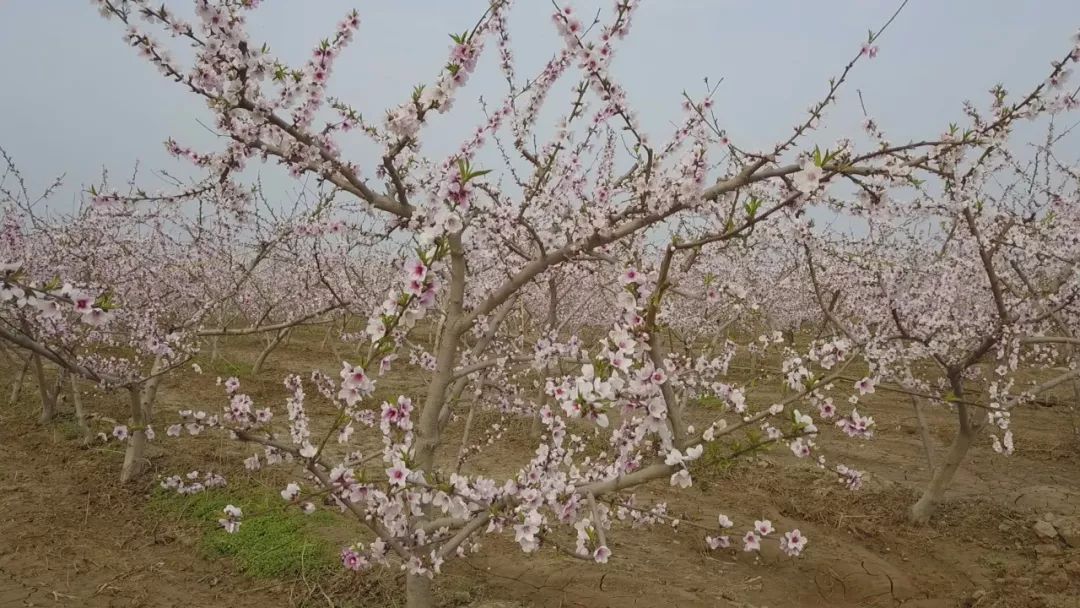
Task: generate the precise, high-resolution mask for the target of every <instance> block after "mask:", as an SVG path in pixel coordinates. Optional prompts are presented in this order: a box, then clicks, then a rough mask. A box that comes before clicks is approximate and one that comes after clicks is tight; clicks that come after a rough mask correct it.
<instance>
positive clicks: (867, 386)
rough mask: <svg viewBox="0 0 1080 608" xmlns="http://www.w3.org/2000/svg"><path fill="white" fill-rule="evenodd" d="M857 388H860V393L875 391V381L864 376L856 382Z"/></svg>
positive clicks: (865, 393)
mask: <svg viewBox="0 0 1080 608" xmlns="http://www.w3.org/2000/svg"><path fill="white" fill-rule="evenodd" d="M855 388H856V389H858V391H859V394H860V395H867V394H870V393H873V392H874V381H873V380H872V379H870V378H863V379H862V380H859V381H858V382H856V383H855Z"/></svg>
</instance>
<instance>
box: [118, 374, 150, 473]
mask: <svg viewBox="0 0 1080 608" xmlns="http://www.w3.org/2000/svg"><path fill="white" fill-rule="evenodd" d="M128 396H129V398H130V400H131V404H130V407H131V432H130V434H129V436H128V444H127V450H126V451H125V452H124V465H123V467H121V469H120V483H127V482H129V481H131V480H132V479H135V478H136V477H138V476H139V475H141V474H142V472H143V471H144V470H146V415H145V409H144V407H143V390H142V387H141V386H133V387H131V388H129V389H128Z"/></svg>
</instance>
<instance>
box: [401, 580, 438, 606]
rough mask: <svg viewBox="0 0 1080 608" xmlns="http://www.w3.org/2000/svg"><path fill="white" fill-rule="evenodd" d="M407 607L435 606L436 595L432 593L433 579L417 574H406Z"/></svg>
mask: <svg viewBox="0 0 1080 608" xmlns="http://www.w3.org/2000/svg"><path fill="white" fill-rule="evenodd" d="M405 606H406V608H435V596H434V595H432V593H431V579H430V578H428V577H426V576H423V575H416V574H407V575H405Z"/></svg>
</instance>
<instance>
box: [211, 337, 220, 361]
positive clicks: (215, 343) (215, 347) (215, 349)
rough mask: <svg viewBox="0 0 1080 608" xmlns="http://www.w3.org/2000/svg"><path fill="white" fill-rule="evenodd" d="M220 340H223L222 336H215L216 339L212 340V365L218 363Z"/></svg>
mask: <svg viewBox="0 0 1080 608" xmlns="http://www.w3.org/2000/svg"><path fill="white" fill-rule="evenodd" d="M220 339H221V337H220V336H214V338H213V339H212V340H210V362H211V363H213V362H214V361H217V357H218V340H220Z"/></svg>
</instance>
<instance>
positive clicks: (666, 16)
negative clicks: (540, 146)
mask: <svg viewBox="0 0 1080 608" xmlns="http://www.w3.org/2000/svg"><path fill="white" fill-rule="evenodd" d="M170 4H171V5H173V6H176V7H178V8H181V9H182V10H184V11H190V4H191V3H190V2H187V1H182V2H171V3H170ZM485 4H486V2H485V0H467V1H466V0H438V1H436V0H423V1H421V0H398V1H393V2H391V1H386V0H384V1H376V0H319V1H318V2H315V1H309V2H300V1H298V0H293V1H285V0H277V1H267V2H265V6H264V7H263V8H261V9H260V10H258V11H256V12H255V17H254V18H253V20H252V23H251V28H250V31H251V32H252V34H253V38H255V39H256V40H262V41H266V42H268V43H269V44H270V46H271V50H272V52H274V53H275V54H277V55H278V56H280V57H282V58H284V59H285V60H286V61H288V62H290V63H292V64H293V65H299V64H300V63H301V62H302V61H303V60H304V59H306V57H307V56H308V53H309V52H310V49H311V48H312V47H313V46H314V45H315V44H316V43H317V42H318V41H319V40H320V39H321V38H323V37H325V36H327V35H328V34H329V33H330V32H332V31H333V28H334V24H335V23H336V22H337V21H338V19H339V18H340V17H341V16H342V15H344V14H345V13H346V12H347V11H348V10H349V9H351V8H353V7H355V8H357V9H358V10H359V12H360V15H361V19H362V24H361V27H360V31H359V33H358V36H357V37H356V39H355V41H354V42H353V44H352V46H351V47H350V48H349V49H348V51H347V52H346V53H345V55H344V56H343V57H342V59H341V60H340V61H339V63H338V64H337V66H336V68H335V73H334V75H333V79H332V83H331V87H330V89H331V92H332V93H333V94H335V95H337V96H340V97H342V98H344V99H345V100H347V101H349V102H351V103H352V104H353V105H354V107H356V108H358V109H359V110H361V111H362V112H364V113H365V115H366V116H369V117H377V116H380V115H381V114H382V112H383V110H384V109H385V108H387V107H390V106H393V105H396V104H397V103H399V102H400V101H402V100H403V99H405V98H406V97H407V96H408V94H409V92H410V90H411V88H412V87H413V85H415V84H417V83H420V82H425V81H431V80H432V79H433V78H434V76H435V75H436V74H437V73H438V71H439V69H440V67H441V66H442V65H443V64H444V63H445V61H446V53H447V50H448V48H449V44H450V40H449V38H448V36H447V34H448V33H450V32H455V31H457V32H460V31H462V30H465V29H467V28H468V27H469V26H470V25H472V24H473V23H474V22H475V20H476V18H477V17H478V16H479V15H480V14H481V12H482V10H483V7H484V6H485ZM611 4H612V2H611V1H610V0H605V1H603V2H599V1H595V0H590V1H588V2H577V3H574V4H573V6H574V7H575V8H577V9H578V10H579V11H580V12H582V13H586V14H591V13H593V12H595V11H596V10H597V8H601V7H602V8H603V9H604V10H605V11H608V10H609V9H610V5H611ZM898 4H899V2H898V1H896V0H817V1H807V0H644V2H643V6H642V8H641V10H640V11H639V12H638V13H637V15H636V21H635V24H634V28H633V31H632V33H631V37H630V38H629V39H628V40H626V41H624V42H623V43H622V46H621V47H620V48H619V50H618V55H617V57H616V61H615V65H614V67H613V71H614V73H615V74H616V75H617V76H618V77H619V78H621V81H622V82H623V84H624V86H625V88H626V89H627V90H628V92H629V96H630V99H631V102H632V104H633V105H634V107H635V108H637V109H638V110H639V112H640V113H641V115H642V118H643V121H644V124H645V126H646V130H647V132H649V133H650V135H651V136H652V137H653V138H654V139H661V138H663V137H665V136H666V134H667V133H668V132H669V131H670V129H669V125H670V123H671V122H672V121H674V120H676V119H678V118H679V116H680V108H679V105H680V101H681V92H682V91H683V90H689V91H691V92H693V93H700V92H701V91H702V90H703V84H702V78H703V77H706V76H707V77H709V78H710V80H712V81H715V80H716V79H718V78H721V77H722V78H723V79H724V82H723V84H722V85H721V88H720V91H719V94H718V96H717V100H718V102H717V114H718V115H719V117H720V118H721V121H722V122H723V124H724V126H726V127H727V128H728V130H729V133H730V134H731V136H732V139H733V141H734V142H735V143H736V144H741V145H743V146H744V147H754V146H764V145H767V144H769V143H771V142H773V141H774V140H775V139H777V138H779V137H782V136H784V135H786V134H788V133H789V132H790V129H791V126H792V125H793V124H794V123H795V122H796V121H798V120H801V119H802V118H803V116H804V112H805V109H806V108H807V107H809V105H810V104H811V103H812V102H813V101H815V100H817V99H818V98H820V97H821V95H822V94H823V92H824V90H825V87H826V82H827V79H828V77H829V76H831V75H833V74H836V73H838V72H839V70H840V68H841V67H842V66H843V65H844V64H845V63H846V62H847V60H849V59H850V58H851V57H852V56H853V54H854V53H856V52H857V51H858V49H859V47H860V45H861V44H862V42H863V41H864V39H865V37H866V35H867V30H868V29H870V28H875V29H876V28H877V27H878V26H880V25H881V24H882V23H883V22H884V21H885V20H886V19H887V18H888V17H889V15H891V14H892V12H893V11H894V10H895V9H896V7H897V6H898ZM551 10H552V5H551V3H550V2H548V1H547V0H517V2H516V6H515V8H514V12H513V14H512V17H511V31H512V36H513V40H512V43H513V47H514V51H515V53H516V55H517V59H518V67H519V74H521V75H531V74H535V73H536V71H537V70H538V69H539V67H540V66H541V65H542V64H543V63H544V62H545V61H546V60H547V59H548V58H549V57H550V56H551V54H552V53H553V52H554V50H556V49H557V48H558V45H559V44H560V41H559V39H558V37H557V36H556V34H555V32H554V29H553V27H552V25H551V23H550V21H549V19H548V15H549V13H550V12H551ZM1077 26H1080V4H1078V3H1077V0H911V2H910V4H909V5H908V6H907V8H906V9H905V10H904V12H903V13H902V14H901V15H900V17H899V18H898V19H897V21H896V22H895V23H894V24H893V25H892V27H891V28H890V29H889V30H888V31H887V32H886V34H885V36H884V37H883V39H882V40H881V41H880V42H879V46H880V48H881V51H880V54H879V56H878V57H877V58H876V59H874V60H873V61H870V62H867V63H865V64H863V65H861V66H859V67H858V68H856V72H855V74H854V76H853V77H852V79H851V83H850V85H849V86H848V87H847V88H846V89H845V90H844V92H843V93H842V102H843V104H842V105H841V106H839V107H837V108H836V109H835V110H833V111H832V112H831V113H830V114H829V115H828V117H827V120H828V124H829V125H830V126H829V130H828V131H826V132H824V133H822V134H821V135H819V136H818V137H819V141H821V142H822V143H826V144H827V143H829V141H831V140H832V139H835V137H836V136H837V135H840V134H843V133H850V132H852V131H853V130H854V129H856V128H857V125H858V123H859V122H860V121H861V116H860V114H859V110H858V102H857V96H856V89H859V90H862V92H863V95H864V97H865V100H866V103H867V105H868V107H869V109H870V111H871V113H872V114H873V115H874V116H875V118H876V119H877V120H878V122H879V123H880V124H881V125H882V126H883V127H884V128H885V129H886V131H887V132H888V133H889V134H890V136H891V137H892V139H893V140H894V141H898V140H905V139H908V138H911V137H923V136H934V135H936V134H938V133H940V132H941V130H942V129H943V127H944V126H945V125H946V124H947V123H948V122H949V121H950V120H957V121H962V120H963V117H962V115H961V113H960V107H961V102H962V101H963V100H964V99H974V100H975V101H977V102H979V103H980V104H982V105H985V103H986V100H987V95H986V93H985V92H986V91H987V90H988V89H989V88H990V87H991V86H992V85H993V84H994V83H996V82H1002V83H1004V84H1005V86H1006V88H1008V89H1009V90H1010V91H1011V92H1014V93H1020V92H1021V91H1026V90H1028V89H1030V88H1031V87H1032V86H1033V85H1035V84H1037V83H1038V82H1040V81H1041V80H1042V79H1043V78H1044V77H1045V75H1046V74H1047V73H1048V70H1049V62H1050V61H1051V60H1052V59H1056V58H1059V57H1061V56H1062V55H1063V54H1064V52H1065V51H1066V49H1067V45H1068V43H1069V36H1070V35H1071V34H1072V33H1073V32H1075V31H1076V28H1077ZM122 33H123V28H122V26H121V24H119V23H118V22H116V21H106V20H104V19H102V18H101V17H100V16H99V15H98V14H97V12H96V9H95V8H94V7H93V6H92V5H91V3H90V2H88V1H86V0H0V74H2V77H3V80H2V81H0V146H3V147H5V148H6V149H7V150H8V151H9V152H10V153H11V154H13V155H14V157H15V158H16V160H17V162H18V163H19V165H20V166H21V167H22V169H23V170H24V173H25V174H26V176H27V177H28V178H29V181H30V182H31V184H33V185H37V186H43V185H44V184H45V182H46V181H48V180H49V179H50V178H51V177H52V176H55V175H57V174H60V173H66V175H67V184H68V187H67V188H66V189H65V191H64V192H63V193H62V198H63V199H64V200H65V201H70V200H72V199H73V197H74V195H75V193H76V192H77V190H78V186H79V185H80V184H87V183H90V182H92V181H94V180H95V179H96V177H97V176H98V175H99V174H100V171H101V168H102V167H103V166H104V167H106V168H108V169H109V170H110V171H112V172H113V173H114V174H115V175H126V174H128V173H130V171H131V169H132V167H133V166H134V163H135V162H136V160H138V161H140V163H141V164H142V166H143V167H144V169H146V170H156V169H165V170H169V171H171V172H174V173H177V174H185V169H186V167H185V166H184V164H183V163H181V162H180V161H177V160H174V159H172V158H171V157H169V156H168V155H167V154H165V152H164V149H163V147H162V145H161V142H162V141H164V140H165V139H166V138H167V137H169V136H174V137H176V138H177V139H178V140H179V141H180V142H181V143H182V144H195V145H198V146H203V147H204V148H205V149H214V147H215V146H214V144H213V143H212V142H213V136H212V135H210V134H209V133H208V132H207V131H206V130H205V129H204V128H203V127H201V126H200V125H199V123H198V120H199V119H203V120H204V121H205V119H206V116H207V113H206V111H205V106H204V104H203V102H202V101H201V100H200V99H199V98H196V97H195V96H194V95H192V94H190V93H188V92H186V91H184V90H183V89H182V88H181V87H180V86H178V85H176V84H175V83H173V82H170V81H167V80H165V79H164V78H162V77H161V76H160V75H159V74H158V73H157V72H156V70H155V69H154V68H153V67H152V66H150V65H149V64H148V63H147V62H145V61H144V60H142V59H140V58H138V57H137V56H136V55H135V53H134V52H133V50H132V49H130V48H127V47H126V45H125V43H124V42H123V40H122V39H121V38H122ZM164 38H165V36H159V39H164ZM488 50H489V51H493V50H494V48H493V46H492V47H489V49H488ZM494 56H495V54H494V53H493V52H491V53H488V60H487V61H485V62H484V63H483V64H482V65H481V66H480V68H479V69H478V74H477V75H476V76H475V77H474V79H473V80H472V81H471V82H470V84H469V86H468V87H467V88H466V89H465V91H464V92H463V94H462V97H461V98H460V100H461V103H459V104H458V106H457V109H456V110H455V112H454V113H452V114H453V116H454V117H455V118H453V119H447V118H446V117H443V118H442V119H441V121H440V123H439V124H437V125H435V129H434V131H433V132H432V133H431V134H429V135H427V136H426V140H425V141H426V144H427V145H428V146H429V148H428V149H429V150H431V151H433V152H435V153H436V154H439V153H445V152H446V151H449V150H450V149H451V146H453V145H454V142H455V141H456V140H457V139H459V135H460V134H461V133H464V132H466V131H467V130H469V129H471V128H473V127H474V126H475V124H476V123H477V119H476V116H477V115H476V113H475V112H469V108H474V107H475V99H476V98H477V97H479V96H480V95H486V96H487V97H488V99H497V97H498V94H499V93H500V92H501V91H502V90H503V85H502V81H501V77H500V75H499V73H498V70H497V69H495V66H494V63H493V61H492V58H493V57H494ZM568 80H569V79H568ZM565 99H567V95H565V94H562V95H555V96H554V98H553V100H554V101H557V102H559V103H558V104H557V106H556V108H557V109H558V111H559V112H561V111H563V109H564V108H565V107H566V103H565V101H564V100H565ZM811 147H812V145H811ZM356 154H357V155H360V156H361V157H362V156H363V154H364V151H363V150H362V149H361V148H356ZM369 166H370V165H369ZM275 179H276V178H275ZM280 183H281V184H282V185H284V184H285V183H287V182H286V181H284V180H282V181H281V182H280ZM143 184H144V185H145V186H147V187H150V188H155V187H157V186H159V185H160V182H158V181H157V180H156V179H155V177H154V176H153V175H151V174H150V173H149V172H147V173H146V174H145V175H144V176H143Z"/></svg>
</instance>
